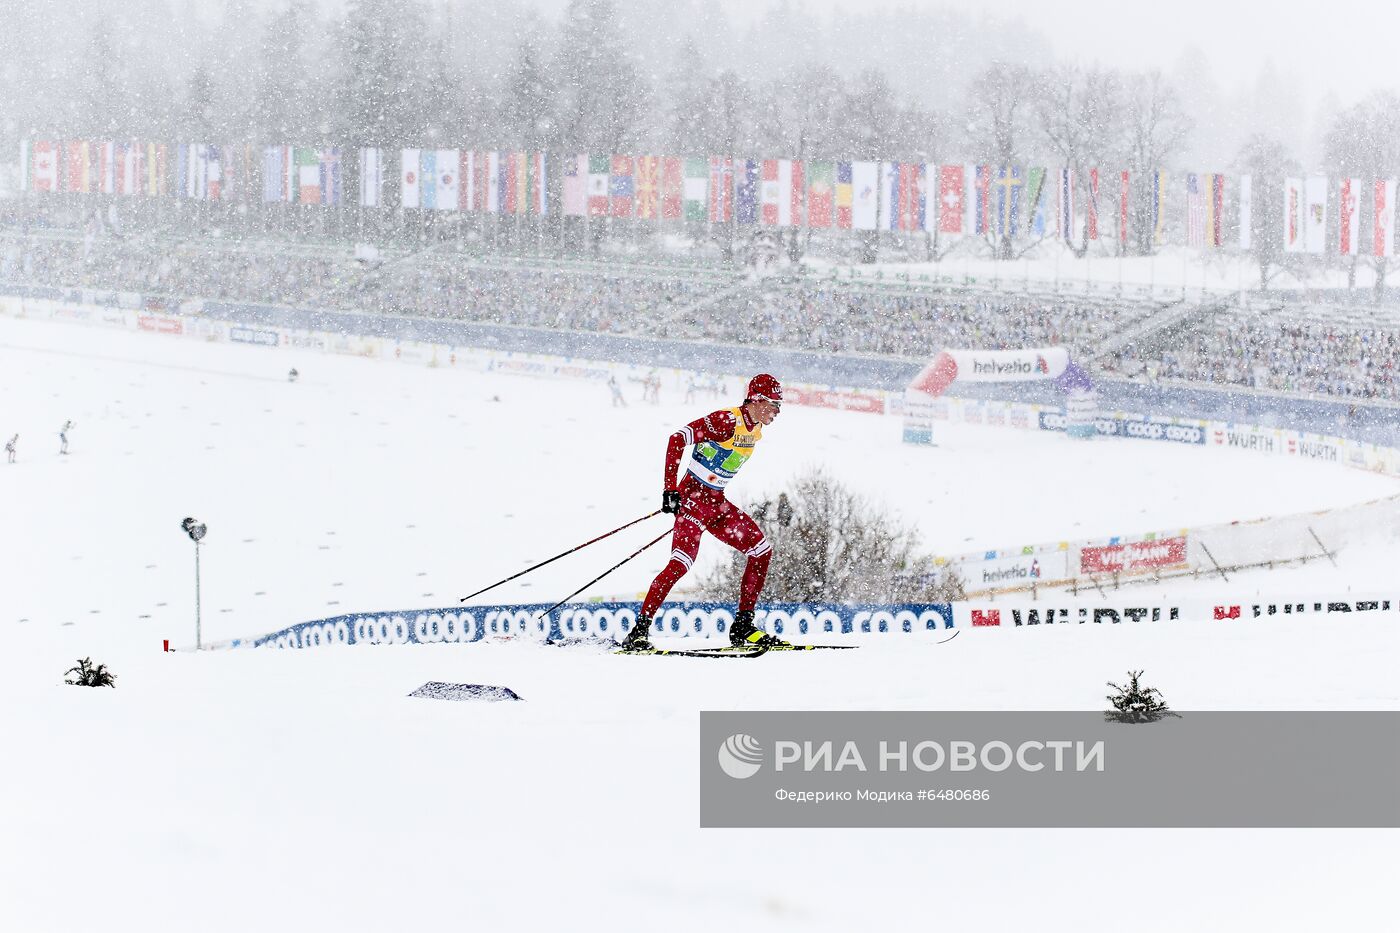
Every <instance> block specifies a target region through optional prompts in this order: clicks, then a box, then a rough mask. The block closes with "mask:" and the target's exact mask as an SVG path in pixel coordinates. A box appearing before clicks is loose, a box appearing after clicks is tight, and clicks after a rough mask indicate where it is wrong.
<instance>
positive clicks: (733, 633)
mask: <svg viewBox="0 0 1400 933" xmlns="http://www.w3.org/2000/svg"><path fill="white" fill-rule="evenodd" d="M729 643H730V644H731V645H733V646H734V647H735V648H769V649H772V648H791V647H792V646H791V645H789V644H788V643H787V642H785V641H783V640H782V639H781V638H777V637H775V636H773V635H769V634H768V633H767V632H765V631H763V630H762V629H761V628H759V627H758V626H756V625H754V624H753V610H752V609H740V610H739V611H738V612H736V613H734V624H733V625H731V626H730V627H729Z"/></svg>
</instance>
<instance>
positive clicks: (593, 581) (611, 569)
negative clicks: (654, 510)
mask: <svg viewBox="0 0 1400 933" xmlns="http://www.w3.org/2000/svg"><path fill="white" fill-rule="evenodd" d="M672 530H673V529H670V528H668V529H666V530H665V531H663V532H661V534H659V535H657V536H656V537H655V538H652V539H651V540H650V541H648V542H647V543H646V544H643V545H642V546H641V547H639V548H637V549H636V550H635V551H633V552H632V553H631V554H628V555H627V556H626V557H624V558H622V560H620V561H618V562H617V563H615V564H613V565H612V566H611V567H609V568H608V569H607V570H604V571H603V572H602V573H600V574H598V576H596V577H594V578H593V579H592V580H589V581H588V582H587V583H585V584H584V585H583V586H581V587H579V588H578V589H576V590H574V591H573V592H572V593H570V594H569V595H568V596H565V597H564V598H563V599H561V600H559V602H557V603H555V604H554V605H553V606H550V607H549V608H548V609H546V610H545V611H544V612H541V613H540V614H539V615H537V616H535V620H536V621H539V619H540V617H541V616H547V615H549V614H550V613H551V612H553V611H554V610H556V609H558V608H559V607H560V606H562V605H564V604H565V603H567V602H568V601H569V600H571V599H573V598H574V597H575V596H577V595H578V594H580V593H582V592H583V591H584V590H586V589H588V588H589V587H590V586H592V585H593V584H595V583H597V582H598V581H599V580H601V579H603V578H604V577H606V576H607V575H608V574H610V573H612V572H613V571H614V570H616V569H617V568H619V567H621V566H622V565H623V564H625V563H627V562H628V561H629V560H631V559H632V558H634V557H636V556H637V555H638V554H640V553H642V552H643V551H645V550H646V549H647V548H649V547H651V546H652V545H653V544H655V543H656V542H658V541H660V540H661V539H662V538H664V537H666V536H667V535H669V534H671V532H672Z"/></svg>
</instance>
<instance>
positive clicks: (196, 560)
mask: <svg viewBox="0 0 1400 933" xmlns="http://www.w3.org/2000/svg"><path fill="white" fill-rule="evenodd" d="M201 647H202V643H201V639H200V625H199V542H198V541H196V542H195V543H194V650H195V651H198V650H199V649H200V648H201Z"/></svg>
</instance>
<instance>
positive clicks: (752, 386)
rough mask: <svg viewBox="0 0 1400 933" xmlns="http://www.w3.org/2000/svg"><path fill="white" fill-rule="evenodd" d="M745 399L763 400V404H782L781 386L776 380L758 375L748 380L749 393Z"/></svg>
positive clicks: (765, 374)
mask: <svg viewBox="0 0 1400 933" xmlns="http://www.w3.org/2000/svg"><path fill="white" fill-rule="evenodd" d="M745 398H746V399H763V400H764V401H765V402H777V403H778V404H779V405H781V404H782V403H783V386H782V383H780V382H779V381H778V380H777V379H775V378H773V377H772V376H770V375H768V374H767V373H760V374H759V375H757V376H754V377H753V378H752V379H750V380H749V391H748V395H746V396H745Z"/></svg>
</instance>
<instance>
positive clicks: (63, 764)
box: [0, 319, 1400, 933]
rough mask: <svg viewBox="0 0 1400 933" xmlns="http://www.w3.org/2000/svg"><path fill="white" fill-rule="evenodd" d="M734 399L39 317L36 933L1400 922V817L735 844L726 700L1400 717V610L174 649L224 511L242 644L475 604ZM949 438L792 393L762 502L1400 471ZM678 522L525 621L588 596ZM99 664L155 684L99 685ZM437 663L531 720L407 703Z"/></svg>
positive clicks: (11, 884) (7, 525)
mask: <svg viewBox="0 0 1400 933" xmlns="http://www.w3.org/2000/svg"><path fill="white" fill-rule="evenodd" d="M292 365H295V366H297V368H298V369H299V370H300V371H301V372H302V374H303V376H302V379H301V381H299V382H297V383H295V384H291V383H288V382H287V381H286V376H285V374H286V371H287V369H288V367H290V366H292ZM497 398H498V399H499V401H496V400H495V399H497ZM708 407H709V406H708V405H707V404H705V403H696V404H690V405H686V404H682V403H681V400H680V399H678V398H664V397H663V404H662V405H659V406H649V405H642V404H640V402H639V401H638V400H635V399H634V400H633V402H632V406H631V407H629V408H627V409H625V410H623V409H613V408H611V407H610V406H609V404H608V399H607V390H606V389H605V388H603V387H591V386H584V385H579V384H572V383H559V382H545V381H535V380H530V379H524V378H519V377H501V376H496V377H489V376H482V375H474V374H469V373H463V372H452V371H446V370H442V369H436V370H433V369H424V368H419V367H411V366H397V365H393V364H387V363H382V362H373V361H367V360H360V359H350V358H340V357H329V356H311V355H305V354H302V355H294V354H289V353H287V352H284V351H278V350H266V349H257V348H250V347H231V346H223V345H213V344H202V343H197V342H194V341H190V340H187V339H179V338H165V337H156V336H150V335H136V334H126V333H122V332H112V331H103V330H97V329H89V328H84V327H80V326H75V325H63V324H54V323H38V322H25V321H15V320H8V319H0V434H3V435H4V437H5V438H6V439H8V437H9V436H10V435H11V434H13V433H15V432H18V433H19V434H20V440H19V462H18V463H17V464H15V465H13V466H7V465H4V464H0V521H3V532H4V533H3V535H0V568H3V569H0V580H3V596H2V597H0V637H2V638H3V641H0V705H3V708H4V709H5V710H6V711H7V712H6V715H5V716H4V719H3V722H4V726H5V728H4V731H3V735H4V739H3V746H2V747H3V749H4V760H3V763H0V839H3V840H4V844H3V845H0V905H3V906H0V916H3V918H4V922H3V924H0V926H3V928H5V929H7V930H9V929H13V930H18V931H26V933H28V931H50V930H53V931H58V930H63V931H67V930H79V929H88V928H91V927H95V926H97V925H101V926H103V927H105V928H107V929H113V930H123V931H128V930H129V931H143V933H145V931H152V930H199V931H212V930H220V931H222V930H229V931H235V930H236V931H245V930H249V929H270V930H293V929H300V930H305V929H338V930H366V931H370V930H374V931H380V930H422V929H429V928H434V927H444V926H448V927H453V928H468V927H473V926H476V927H481V928H485V929H491V930H561V929H579V930H592V929H614V930H643V929H674V930H702V929H704V930H712V929H715V928H716V927H723V928H725V929H730V930H751V929H792V930H828V929H830V930H836V929H853V928H854V929H871V930H904V929H936V928H939V927H946V926H950V925H956V926H958V927H960V928H963V929H978V930H982V929H988V930H1000V929H1015V928H1027V927H1032V926H1033V927H1035V928H1037V929H1046V930H1061V929H1063V930H1085V929H1091V930H1096V929H1105V928H1108V927H1110V926H1114V927H1124V928H1128V929H1135V930H1163V931H1168V930H1173V931H1174V930H1182V929H1209V930H1217V929H1218V930H1224V929H1250V930H1253V929H1269V930H1295V929H1296V930H1304V929H1307V930H1313V929H1317V928H1326V929H1383V928H1387V927H1389V926H1391V925H1393V924H1394V922H1395V917H1396V910H1397V903H1396V901H1397V898H1396V895H1395V894H1394V885H1393V883H1392V882H1393V878H1394V876H1395V874H1396V872H1397V870H1400V844H1398V843H1400V838H1397V835H1396V833H1395V832H1393V831H1306V832H1304V831H1282V830H1280V831H1206V830H1178V831H1130V830H1122V831H1102V830H1100V831H1087V830H1086V831H1068V830H1035V831H1025V830H1020V831H1012V830H997V831H992V830H956V831H953V830H949V831H928V830H905V831H833V830H809V831H800V832H799V831H787V832H779V831H769V830H763V831H757V830H755V831H732V830H726V831H718V830H707V831H703V832H702V831H701V830H700V829H698V800H697V784H698V778H697V775H698V767H697V761H696V736H697V731H698V712H699V711H700V710H705V709H1097V708H1100V707H1101V706H1102V705H1103V694H1104V693H1105V692H1106V688H1105V687H1104V681H1106V680H1109V679H1117V678H1120V677H1122V676H1123V674H1124V672H1125V671H1126V670H1128V669H1129V668H1130V667H1132V668H1146V669H1147V671H1148V678H1147V679H1148V681H1149V682H1151V683H1153V684H1154V685H1156V686H1160V687H1161V688H1162V689H1163V690H1164V691H1165V692H1166V694H1167V697H1168V699H1169V700H1170V701H1171V702H1172V704H1173V705H1174V706H1175V707H1177V708H1180V709H1185V710H1193V709H1397V708H1400V676H1398V675H1400V633H1397V629H1396V624H1395V622H1396V620H1395V617H1394V616H1393V615H1385V616H1379V617H1376V618H1354V619H1353V618H1342V619H1337V618H1332V617H1329V618H1328V620H1327V621H1326V623H1319V622H1317V621H1313V620H1310V619H1302V620H1298V619H1287V620H1285V619H1274V620H1268V621H1267V622H1264V621H1261V622H1258V623H1253V622H1240V623H1228V624H1221V623H1216V624H1211V623H1207V622H1194V621H1191V622H1182V623H1179V624H1174V625H1171V626H1154V625H1150V624H1144V625H1137V626H1114V627H1099V626H1086V627H1079V626H1065V627H1055V628H1052V629H1048V630H1043V631H1034V632H1030V631H1026V630H1014V629H1011V630H1004V631H998V630H989V631H982V630H978V631H971V632H965V633H963V634H962V636H961V637H959V638H958V639H956V640H954V641H952V642H949V643H947V644H943V645H935V644H931V643H911V642H908V641H902V642H900V643H898V644H897V645H895V644H887V645H883V646H881V645H875V646H867V647H865V648H862V649H861V650H860V651H855V652H831V653H830V655H826V656H821V655H802V656H797V655H786V656H770V657H767V658H764V659H763V660H762V661H761V662H734V663H722V664H715V663H712V662H709V661H706V662H700V661H688V660H685V659H662V658H627V657H616V656H613V655H610V654H604V653H592V652H590V651H587V650H583V649H578V650H569V649H555V648H545V647H540V646H535V645H531V644H524V643H507V644H475V645H470V646H404V647H382V646H377V647H369V646H364V647H352V648H337V649H326V650H321V651H315V652H311V651H285V652H276V651H243V652H204V653H199V654H196V653H193V652H179V653H174V654H162V653H161V652H160V650H159V649H160V643H161V640H162V639H163V638H170V639H172V641H175V642H176V643H177V644H187V643H188V642H189V641H191V637H192V618H191V617H192V609H193V592H192V591H193V579H192V578H193V566H192V563H193V555H192V547H191V545H190V543H189V541H188V539H187V538H186V537H185V536H184V534H183V533H182V532H181V530H180V528H179V522H180V519H181V518H183V517H184V516H186V515H192V516H195V517H197V518H199V519H201V520H203V521H206V522H207V523H208V525H209V529H210V530H209V537H208V539H207V542H208V543H207V545H206V547H205V548H204V551H203V561H204V579H203V584H204V594H203V595H204V602H203V605H204V635H205V638H206V639H220V638H227V637H231V636H239V635H250V634H257V633H261V632H265V631H270V630H273V629H276V628H280V627H282V626H285V625H287V624H290V623H293V622H297V621H301V620H305V619H308V618H317V617H322V616H326V615H333V614H339V613H344V612H351V611H358V610H375V609H403V608H410V607H417V606H449V605H453V604H455V603H456V600H457V597H458V596H459V595H460V594H462V593H465V592H468V591H470V590H471V589H475V588H476V587H477V586H478V585H482V584H484V583H485V582H489V581H491V580H494V579H496V578H499V577H501V576H505V575H506V574H508V573H511V572H513V571H514V570H516V569H519V568H520V567H522V566H524V565H526V564H527V563H530V562H532V561H536V560H541V559H543V558H544V557H547V556H550V555H551V554H553V553H555V552H557V551H559V550H562V549H564V548H565V547H568V546H570V545H572V544H574V543H577V542H578V541H580V540H583V539H585V538H587V537H590V536H592V535H593V534H596V533H597V532H599V531H602V530H605V529H606V528H609V527H611V526H612V525H615V524H617V523H619V522H621V521H623V520H626V519H628V518H631V517H635V516H636V515H640V514H643V513H644V512H647V511H650V510H652V509H653V508H655V506H656V499H657V494H658V488H659V485H660V471H661V453H662V447H663V444H664V439H665V435H666V434H667V433H668V432H669V431H671V430H673V429H674V428H675V427H676V426H677V425H679V424H680V423H682V422H683V421H685V420H688V419H689V418H692V417H695V416H696V415H698V414H701V413H703V412H704V411H705V410H706V409H707V408H708ZM68 418H71V419H73V420H74V421H75V422H76V427H75V429H74V430H73V432H72V433H71V435H70V437H71V442H72V453H71V454H70V455H68V456H66V457H65V456H60V455H59V454H58V453H57V450H58V438H57V430H58V427H59V426H60V425H61V424H62V423H63V421H64V420H65V419H68ZM940 431H941V433H940V439H939V441H940V446H939V447H937V448H935V449H932V450H928V449H919V448H911V447H906V446H904V445H902V444H901V443H900V439H899V434H900V425H899V423H898V422H897V421H896V420H895V419H884V418H878V417H874V416H870V415H863V414H855V413H838V412H824V411H816V410H804V409H801V408H795V407H794V408H790V409H789V410H787V411H785V412H784V413H783V415H782V416H781V417H780V419H779V420H778V422H777V424H776V425H775V426H774V427H773V428H771V429H770V430H769V431H768V432H767V437H766V438H765V440H764V444H763V447H762V449H761V450H760V452H759V454H758V455H757V456H756V457H755V458H754V460H753V462H752V463H751V464H750V465H749V466H748V467H747V468H746V469H745V472H744V475H743V476H742V477H741V478H740V480H739V481H738V483H736V494H739V495H740V496H742V495H743V494H758V493H760V492H768V491H774V490H776V489H778V488H780V487H781V486H782V484H783V483H784V481H785V480H786V479H787V478H788V477H789V476H790V475H791V474H792V473H793V472H794V471H796V470H798V469H801V468H803V467H805V466H808V465H823V466H825V467H826V468H828V469H829V470H830V471H831V472H832V473H834V474H835V475H837V476H838V477H839V478H841V479H843V480H846V481H849V482H850V483H852V484H853V485H856V486H857V487H858V488H860V489H861V490H862V491H864V492H866V493H867V494H869V495H870V497H871V498H872V499H873V500H874V501H876V502H878V503H880V504H882V505H884V506H885V507H888V508H890V509H893V510H897V511H898V512H900V513H901V514H902V515H904V516H905V518H906V519H907V520H909V521H911V522H914V523H916V524H917V525H918V526H919V528H920V530H921V532H922V533H923V536H924V540H925V543H926V545H927V546H928V547H929V549H930V550H936V551H945V552H946V551H964V550H969V549H971V548H974V547H981V546H984V545H985V546H992V547H996V546H1003V545H1008V544H1014V543H1017V542H1026V543H1029V542H1033V541H1039V540H1044V539H1051V538H1055V537H1057V536H1066V537H1068V536H1088V535H1094V534H1113V533H1120V532H1121V533H1132V532H1135V531H1141V530H1150V529H1157V528H1163V527H1168V528H1169V527H1173V526H1177V525H1186V524H1199V523H1205V522H1213V521H1226V520H1231V519H1236V518H1241V519H1243V518H1253V517H1258V516H1260V515H1267V514H1277V513H1280V512H1288V511H1299V510H1303V509H1312V508H1323V507H1327V506H1331V505H1340V504H1345V503H1350V502H1356V501H1360V500H1363V499H1367V498H1374V497H1376V496H1379V495H1383V494H1385V493H1387V492H1392V491H1394V488H1395V483H1394V481H1393V480H1388V479H1386V478H1383V477H1377V476H1372V475H1369V474H1362V473H1357V472H1354V471H1350V470H1345V469H1343V468H1339V467H1337V466H1335V465H1331V466H1329V465H1325V464H1314V463H1305V462H1293V461H1292V460H1289V459H1285V458H1260V457H1258V456H1255V455H1250V454H1244V453H1238V452H1233V451H1209V450H1207V451H1202V450H1193V449H1188V448H1184V447H1178V446H1176V445H1170V444H1154V443H1151V442H1134V441H1122V442H1104V443H1099V442H1094V443H1091V444H1076V443H1074V442H1071V441H1069V440H1068V439H1066V438H1064V437H1062V436H1058V435H1049V434H1042V433H1039V432H1021V431H1014V430H1005V431H1002V430H996V429H978V428H971V427H966V428H956V427H951V426H950V427H947V428H942V429H940ZM662 521H663V520H662V519H660V518H657V519H653V520H652V523H660V522H662ZM652 523H649V524H647V525H644V526H643V527H642V528H639V529H634V531H635V532H636V534H635V535H631V534H630V533H629V535H627V536H624V535H619V536H618V538H625V540H621V541H618V540H614V541H610V542H609V543H608V545H607V546H606V547H605V548H600V553H598V554H587V553H585V555H581V556H579V557H578V558H575V559H571V560H568V561H560V562H559V564H558V565H554V566H552V567H550V568H548V569H547V570H546V571H541V572H540V573H539V574H537V575H532V576H531V577H530V578H527V580H528V581H529V585H528V586H527V585H526V584H525V583H523V582H522V583H521V584H517V585H512V586H510V587H503V588H502V590H501V591H499V592H498V593H493V594H491V596H492V600H493V601H494V600H500V601H511V600H528V601H535V600H542V599H552V598H557V597H558V596H561V595H563V594H564V593H566V592H568V591H569V590H571V589H573V588H574V587H575V586H576V585H577V584H578V583H581V582H582V581H583V580H584V579H587V578H588V577H590V576H592V575H594V574H595V573H597V572H598V571H600V570H602V569H603V568H604V567H606V566H608V565H609V564H611V563H612V562H613V561H615V560H616V559H618V557H620V556H621V555H623V554H625V553H627V552H628V551H630V550H631V549H632V548H633V547H635V546H636V545H637V543H640V541H644V540H647V538H649V537H650V536H652V535H654V534H656V533H657V532H658V531H659V530H660V529H659V528H656V529H653V528H652ZM613 545H615V547H614V546H613ZM717 552H718V547H717V546H716V544H715V542H713V541H710V542H708V543H707V544H706V545H705V549H704V550H703V551H702V557H703V556H706V555H708V556H709V557H711V558H713V557H714V556H716V555H717ZM653 555H654V556H653ZM1397 556H1400V548H1397V546H1396V545H1395V543H1394V541H1393V540H1392V539H1389V538H1385V537H1384V536H1382V540H1380V541H1378V542H1377V547H1376V548H1375V549H1373V550H1371V551H1368V552H1365V553H1346V552H1344V553H1343V554H1342V555H1340V556H1339V559H1338V563H1339V566H1337V567H1332V566H1331V565H1330V564H1326V563H1324V562H1316V563H1313V564H1311V565H1309V566H1308V567H1306V568H1299V569H1296V570H1277V571H1273V572H1262V573H1258V574H1253V575H1249V576H1247V577H1245V578H1243V579H1242V580H1240V581H1239V582H1237V583H1236V584H1235V585H1234V586H1233V587H1232V588H1231V589H1230V591H1229V592H1230V593H1231V594H1232V595H1234V596H1235V597H1236V598H1238V597H1239V596H1240V595H1241V593H1242V590H1244V591H1246V592H1248V593H1249V594H1250V595H1252V594H1253V593H1254V592H1261V593H1265V594H1269V593H1276V594H1278V595H1281V596H1294V595H1298V594H1302V593H1319V594H1324V595H1325V594H1327V593H1334V592H1339V591H1341V590H1344V589H1350V590H1352V591H1355V592H1365V593H1376V592H1379V591H1384V590H1385V588H1386V587H1388V586H1389V584H1390V582H1391V580H1392V579H1393V576H1392V572H1391V570H1390V568H1391V567H1393V566H1394V560H1395V558H1396V557H1397ZM648 558H649V559H643V560H638V561H635V562H634V564H633V565H629V566H628V567H627V568H626V569H625V571H624V572H619V573H618V574H617V575H615V578H610V579H609V581H608V583H607V584H606V586H604V587H602V588H601V591H602V592H605V593H608V594H617V595H628V596H631V595H634V594H635V593H636V592H637V591H638V590H640V589H641V588H642V587H643V586H645V583H646V581H647V580H648V579H649V577H650V576H651V574H652V573H654V572H655V570H656V569H657V567H658V566H659V564H660V562H661V561H662V560H664V552H660V549H659V548H658V549H657V552H649V553H648ZM1222 585H1223V584H1206V583H1197V584H1194V586H1195V587H1197V588H1206V587H1209V586H1222ZM1200 591H1202V592H1203V591H1204V589H1202V590H1200ZM1159 592H1161V593H1167V594H1173V593H1178V592H1183V590H1181V589H1179V588H1171V589H1166V590H1162V591H1159ZM1192 592H1197V591H1196V590H1193V591H1192ZM86 656H91V657H92V658H93V659H94V660H96V661H101V662H105V663H107V664H109V665H110V666H111V668H112V669H113V670H114V671H115V672H116V673H117V675H118V677H119V680H118V688H117V689H116V690H114V691H107V690H79V689H74V688H71V687H66V686H62V685H61V680H62V676H63V671H64V670H65V669H66V668H67V667H69V666H71V665H72V664H73V663H74V660H75V659H76V658H79V657H86ZM428 680H449V681H472V682H481V683H494V684H505V685H509V686H510V687H512V688H514V689H515V690H516V691H517V692H518V693H520V694H521V695H522V696H523V697H524V698H525V700H526V702H524V703H519V704H485V705H474V704H463V703H438V702H434V701H429V700H420V699H410V698H407V697H406V696H405V695H406V694H407V693H408V692H409V691H410V690H412V689H414V688H415V687H417V686H419V685H420V684H421V683H423V682H425V681H428ZM1150 805H1151V804H1150V801H1144V806H1150ZM1144 858H1145V859H1146V860H1147V862H1148V864H1147V865H1146V867H1145V866H1144V863H1143V859H1144Z"/></svg>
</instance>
